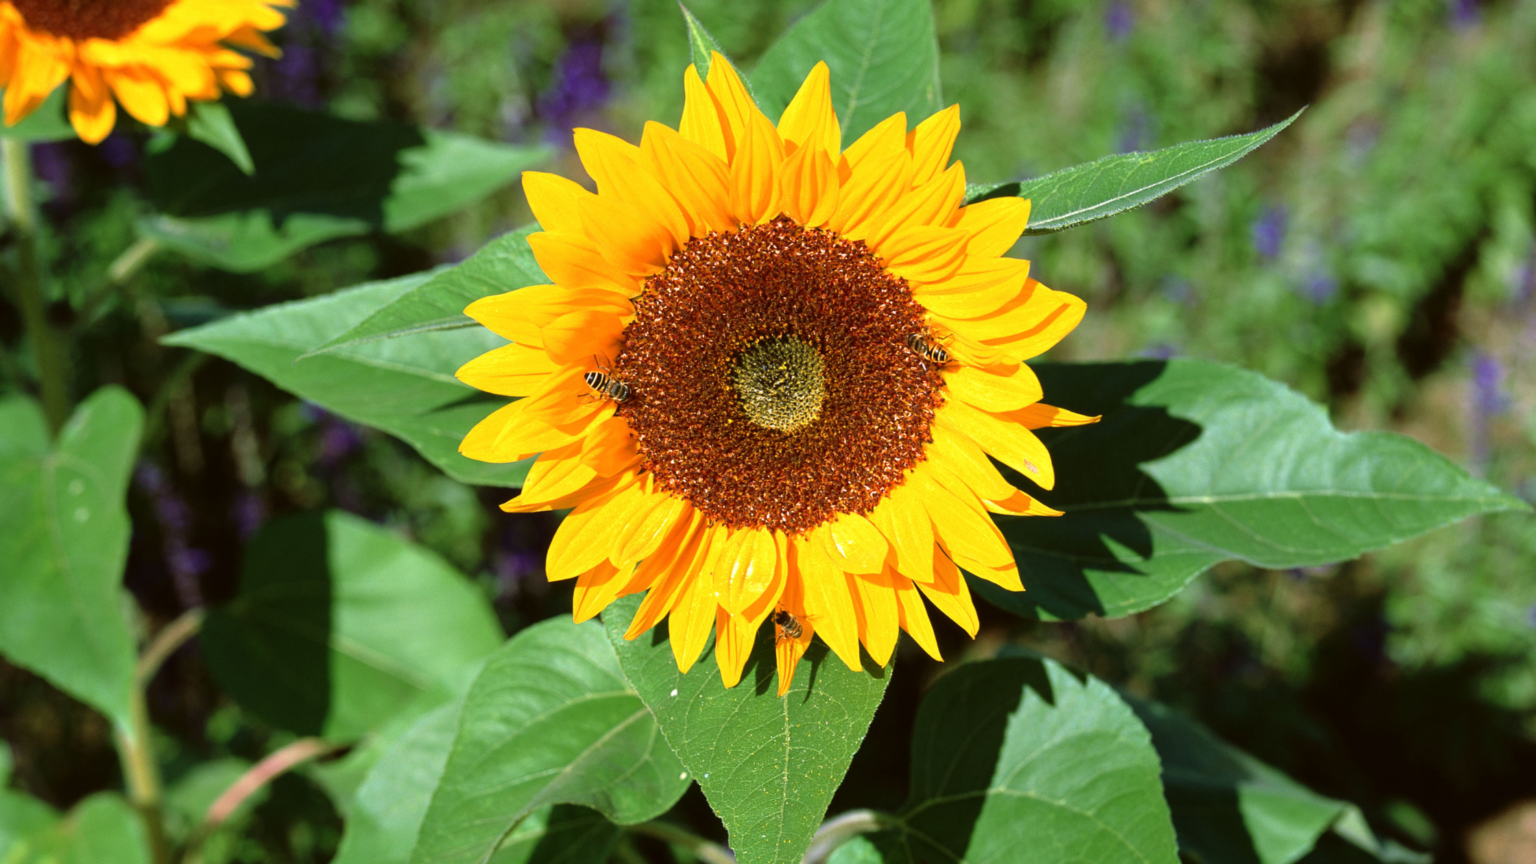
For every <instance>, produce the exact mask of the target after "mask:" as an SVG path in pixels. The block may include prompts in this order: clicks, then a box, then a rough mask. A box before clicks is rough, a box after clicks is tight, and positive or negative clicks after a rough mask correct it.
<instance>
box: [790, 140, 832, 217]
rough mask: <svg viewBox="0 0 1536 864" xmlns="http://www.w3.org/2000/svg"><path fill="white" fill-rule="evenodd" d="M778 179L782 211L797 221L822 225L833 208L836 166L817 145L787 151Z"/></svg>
mask: <svg viewBox="0 0 1536 864" xmlns="http://www.w3.org/2000/svg"><path fill="white" fill-rule="evenodd" d="M779 182H780V184H781V190H780V195H779V200H780V202H781V203H782V205H783V207H784V214H785V215H787V216H788V217H789V218H791V219H793V220H795V221H796V222H798V223H800V224H801V225H804V226H805V227H807V228H814V227H817V226H819V225H824V224H826V222H827V220H829V219H831V218H832V216H833V215H834V214H835V213H836V212H837V202H838V200H839V197H840V196H839V190H838V182H837V168H836V166H834V165H833V164H832V158H831V157H830V156H828V155H827V154H826V152H825V151H823V150H822V149H821V148H819V147H802V148H800V149H799V150H796V151H795V152H794V153H792V154H790V157H789V158H788V159H786V160H784V170H783V172H782V173H781V174H780V176H779Z"/></svg>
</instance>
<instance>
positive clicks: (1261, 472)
mask: <svg viewBox="0 0 1536 864" xmlns="http://www.w3.org/2000/svg"><path fill="white" fill-rule="evenodd" d="M1036 369H1037V370H1038V371H1039V373H1040V380H1041V382H1042V384H1043V386H1044V388H1045V398H1046V401H1048V402H1050V403H1052V404H1055V405H1061V406H1064V407H1067V408H1071V409H1072V410H1074V411H1082V412H1085V413H1088V414H1103V415H1104V420H1103V422H1101V423H1098V424H1096V425H1092V426H1084V427H1080V428H1076V429H1069V430H1058V431H1056V433H1055V434H1044V435H1042V437H1043V438H1044V439H1045V440H1046V444H1047V447H1048V448H1049V449H1050V451H1051V456H1052V459H1053V461H1054V462H1055V463H1056V489H1055V491H1053V492H1044V493H1041V494H1040V497H1041V499H1042V500H1044V501H1045V502H1046V503H1048V504H1050V505H1051V506H1053V507H1056V508H1057V509H1060V510H1064V511H1066V515H1065V516H1061V517H1059V518H1038V517H1030V518H1016V517H1008V516H1004V517H999V518H998V524H999V526H1000V527H1001V528H1002V530H1003V534H1004V535H1005V536H1006V537H1007V538H1008V542H1009V545H1010V546H1012V547H1013V550H1014V554H1015V556H1016V557H1017V559H1018V562H1019V570H1020V573H1021V575H1022V577H1023V580H1024V585H1025V588H1026V589H1027V590H1026V591H1025V592H1024V593H1022V594H1015V593H1010V592H1007V591H1003V590H1001V589H996V588H994V587H992V586H991V585H990V584H987V583H982V582H980V581H979V580H973V582H972V584H973V585H974V586H975V587H976V589H977V590H978V591H979V592H981V593H982V594H984V595H985V596H986V597H987V599H989V600H990V601H992V602H993V603H994V604H996V605H999V606H1002V607H1004V608H1007V609H1010V610H1013V611H1015V612H1018V613H1020V614H1025V615H1039V616H1042V617H1051V618H1080V617H1082V616H1084V615H1088V614H1098V615H1103V616H1107V617H1113V616H1119V615H1129V614H1132V613H1134V612H1139V611H1141V610H1143V609H1148V608H1150V607H1152V606H1155V605H1157V604H1159V603H1162V602H1163V601H1165V600H1167V599H1168V598H1170V597H1172V596H1173V595H1174V594H1176V593H1178V591H1179V590H1181V589H1182V588H1183V587H1184V586H1185V585H1187V584H1188V583H1189V581H1190V580H1191V579H1193V578H1195V576H1197V575H1199V574H1200V573H1201V572H1203V571H1204V570H1205V569H1206V568H1208V567H1210V566H1211V565H1213V564H1216V563H1218V562H1220V561H1226V560H1231V559H1238V560H1242V561H1247V562H1249V563H1251V564H1255V565H1258V566H1261V567H1304V566H1311V565H1317V564H1324V563H1328V562H1333V561H1342V560H1345V559H1349V558H1353V557H1355V556H1357V555H1360V554H1361V553H1363V552H1366V551H1368V550H1371V549H1377V548H1380V547H1383V546H1388V545H1390V544H1392V543H1396V542H1398V541H1401V540H1405V539H1408V538H1410V537H1414V536H1416V535H1418V534H1422V533H1424V532H1425V531H1429V530H1431V529H1433V528H1437V527H1439V526H1441V525H1446V524H1448V523H1451V522H1454V521H1456V520H1458V519H1462V518H1464V517H1467V516H1471V515H1473V514H1476V513H1487V512H1492V511H1498V510H1518V509H1528V508H1527V505H1525V504H1524V503H1523V502H1521V501H1520V500H1519V499H1518V498H1514V497H1512V496H1510V495H1507V494H1505V493H1503V492H1501V491H1499V490H1498V489H1496V488H1494V487H1493V486H1490V485H1489V484H1488V483H1486V482H1484V481H1482V480H1479V479H1477V478H1476V477H1473V476H1472V475H1470V474H1468V473H1467V472H1466V471H1465V470H1464V469H1462V468H1461V467H1459V466H1457V465H1456V464H1455V463H1453V462H1451V461H1450V460H1449V459H1446V458H1445V457H1444V456H1441V455H1440V454H1438V453H1435V452H1434V451H1433V450H1430V449H1429V448H1428V447H1425V446H1424V445H1423V444H1420V443H1419V442H1417V441H1414V440H1412V439H1410V438H1406V437H1404V436H1401V435H1394V434H1388V433H1381V432H1356V433H1353V434H1345V433H1343V432H1339V431H1338V430H1336V429H1334V428H1333V426H1332V424H1331V423H1330V422H1329V420H1328V415H1327V414H1326V412H1324V411H1323V409H1322V408H1321V407H1319V406H1318V405H1316V404H1314V403H1312V402H1311V401H1309V400H1307V399H1306V398H1305V397H1303V396H1301V395H1300V394H1298V393H1296V392H1295V391H1293V390H1290V389H1289V388H1287V387H1285V386H1284V385H1282V384H1279V383H1276V382H1274V381H1270V380H1269V379H1267V378H1265V377H1263V376H1262V375H1259V374H1257V373H1254V372H1249V371H1246V370H1243V369H1237V368H1234V367H1231V366H1223V365H1220V364H1216V363H1207V362H1202V361H1195V360H1172V361H1168V362H1161V361H1140V362H1128V363H1092V364H1059V365H1057V364H1041V365H1040V366H1037V367H1036ZM1015 479H1016V481H1017V482H1019V483H1021V484H1023V483H1024V481H1022V480H1021V479H1019V478H1018V477H1017V475H1015Z"/></svg>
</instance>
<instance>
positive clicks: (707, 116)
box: [677, 64, 732, 162]
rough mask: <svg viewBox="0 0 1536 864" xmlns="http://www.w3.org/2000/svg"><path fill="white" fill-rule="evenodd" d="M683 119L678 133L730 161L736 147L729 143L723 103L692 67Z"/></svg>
mask: <svg viewBox="0 0 1536 864" xmlns="http://www.w3.org/2000/svg"><path fill="white" fill-rule="evenodd" d="M683 93H684V102H683V119H682V122H680V123H678V124H677V131H678V132H679V133H680V134H681V135H682V136H683V137H684V138H687V139H688V140H689V141H692V142H693V143H695V144H697V145H699V146H700V147H703V148H704V149H705V150H708V151H709V152H710V153H712V154H714V155H715V156H716V157H718V158H719V159H720V161H722V162H729V161H730V158H731V150H732V145H731V144H730V143H729V142H728V140H727V137H726V135H727V132H726V128H725V118H724V117H723V116H722V115H721V111H720V103H719V102H717V101H715V97H714V95H713V94H712V93H710V92H709V88H708V87H706V86H705V84H704V81H703V80H702V79H700V78H699V70H698V69H696V68H694V67H693V66H692V65H691V64H690V65H689V66H688V69H687V71H685V72H684V73H683Z"/></svg>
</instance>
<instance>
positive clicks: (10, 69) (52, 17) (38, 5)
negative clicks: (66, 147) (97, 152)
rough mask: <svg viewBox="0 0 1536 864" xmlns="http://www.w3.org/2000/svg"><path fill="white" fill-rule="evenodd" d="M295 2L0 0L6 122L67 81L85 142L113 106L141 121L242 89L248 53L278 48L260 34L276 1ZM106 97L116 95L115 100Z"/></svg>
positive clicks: (107, 125)
mask: <svg viewBox="0 0 1536 864" xmlns="http://www.w3.org/2000/svg"><path fill="white" fill-rule="evenodd" d="M292 5H294V0H3V2H0V87H4V88H5V122H6V125H9V126H14V125H15V124H17V123H20V122H21V121H22V120H23V119H25V118H26V116H27V115H28V114H31V113H32V112H33V111H35V110H37V108H38V106H39V105H42V104H43V102H44V100H46V99H47V98H48V96H49V95H50V94H51V93H53V91H54V90H56V89H58V87H59V86H60V85H62V84H64V83H65V82H66V81H68V82H70V84H71V87H70V92H69V119H70V122H71V123H72V124H73V125H74V127H75V131H76V133H78V134H79V136H80V138H81V139H82V140H84V141H88V142H90V143H92V144H95V143H98V142H100V141H101V140H102V139H104V138H106V137H107V135H108V134H110V133H111V132H112V127H113V126H114V125H115V124H116V122H117V104H116V103H122V106H123V108H124V110H126V111H127V112H128V113H129V114H131V115H132V116H133V117H135V118H137V119H138V120H140V121H142V122H144V123H146V124H148V125H150V126H164V125H165V124H166V123H167V122H168V121H169V120H170V118H171V117H172V116H176V117H180V116H184V115H185V114H186V113H187V102H188V101H189V100H191V101H210V100H214V99H218V98H219V97H220V95H221V94H222V93H223V92H224V91H226V90H228V91H230V92H232V93H236V94H238V95H241V96H248V95H250V93H251V89H252V85H251V77H250V75H249V74H248V72H247V70H249V69H250V68H251V59H250V58H249V57H247V56H245V55H244V54H241V53H239V52H237V51H234V50H231V47H230V46H233V47H235V48H246V49H249V50H251V51H255V52H257V53H260V54H265V55H267V56H276V54H277V49H275V48H274V47H273V46H272V43H270V42H268V41H267V38H266V37H265V36H264V35H262V34H263V32H264V31H269V30H276V29H277V28H279V27H281V26H283V21H284V18H283V13H281V12H279V11H278V10H277V9H275V8H273V7H275V6H292ZM114 97H115V98H116V102H114Z"/></svg>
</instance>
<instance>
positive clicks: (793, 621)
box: [773, 609, 805, 642]
mask: <svg viewBox="0 0 1536 864" xmlns="http://www.w3.org/2000/svg"><path fill="white" fill-rule="evenodd" d="M773 623H774V624H777V625H778V627H779V639H778V641H780V642H783V641H786V640H792V639H799V638H800V637H801V636H802V635H804V634H805V628H804V627H802V626H801V624H800V619H799V618H796V617H795V616H794V615H791V614H790V613H789V612H788V611H786V610H784V609H780V610H779V611H777V612H775V613H773Z"/></svg>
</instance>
